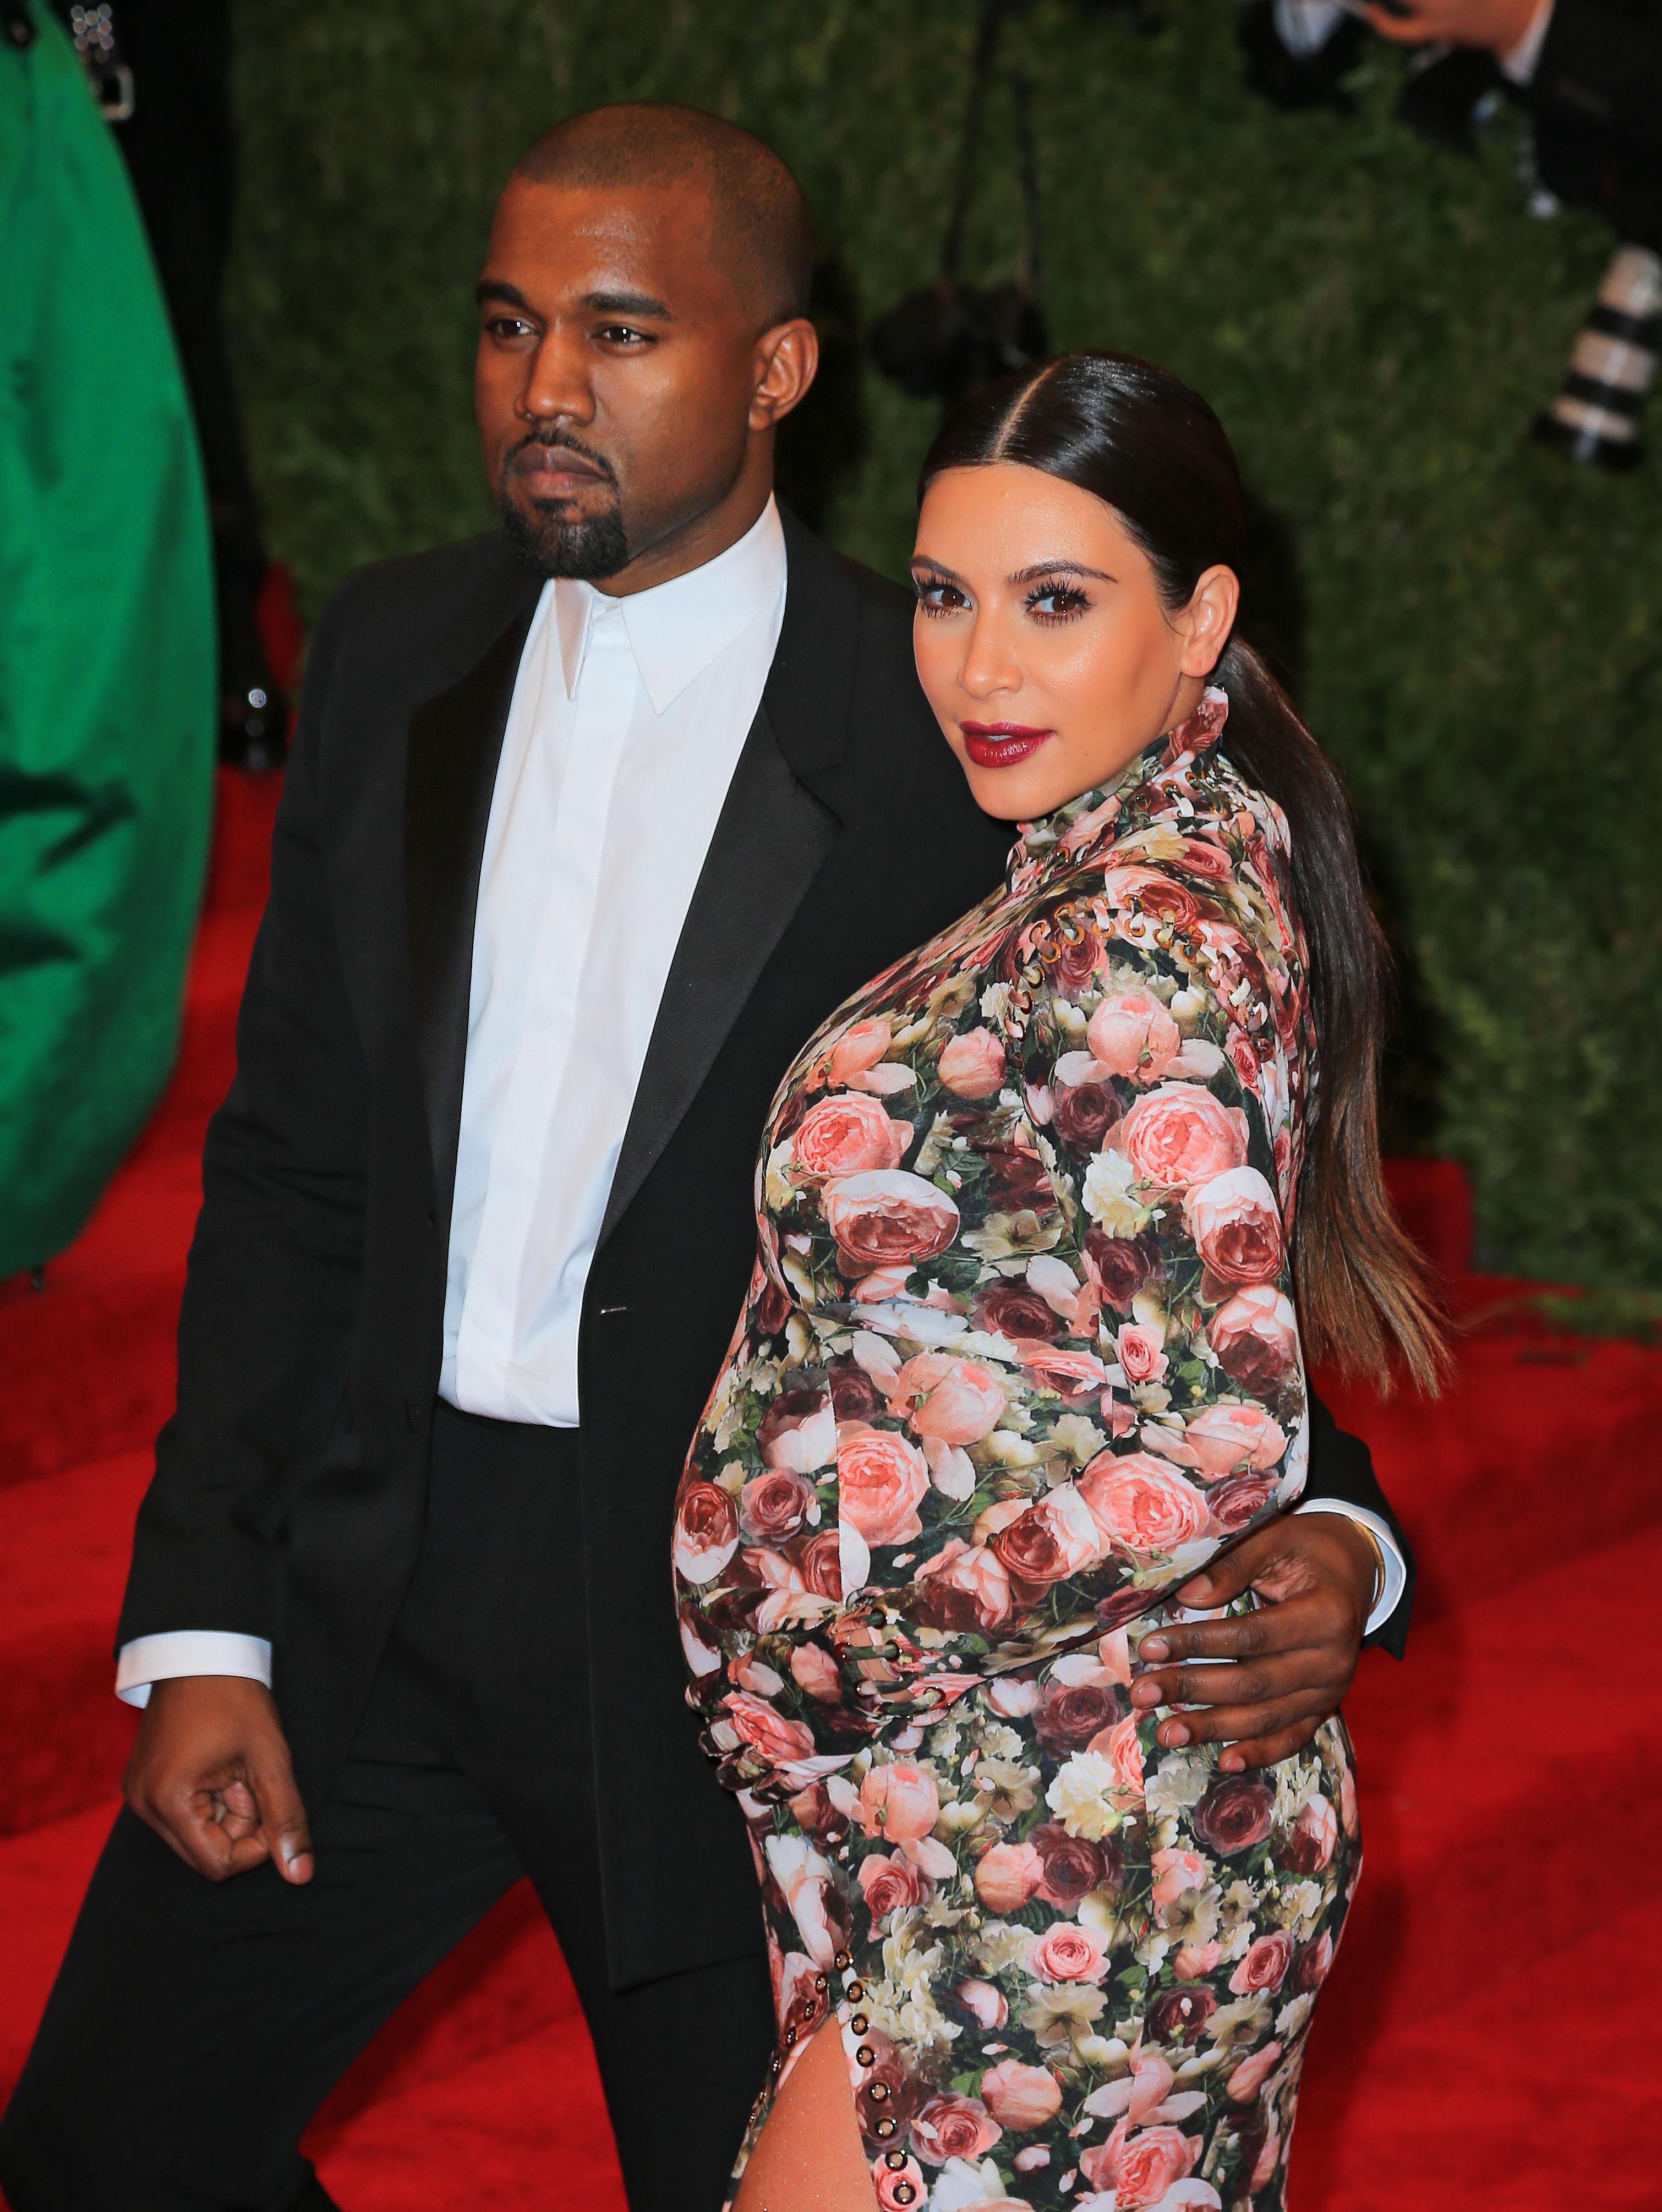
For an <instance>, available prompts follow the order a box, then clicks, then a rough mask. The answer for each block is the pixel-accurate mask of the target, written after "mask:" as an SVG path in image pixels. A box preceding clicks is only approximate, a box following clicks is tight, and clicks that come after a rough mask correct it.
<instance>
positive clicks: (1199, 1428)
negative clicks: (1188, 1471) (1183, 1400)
mask: <svg viewBox="0 0 1662 2212" xmlns="http://www.w3.org/2000/svg"><path fill="white" fill-rule="evenodd" d="M1183 1433H1184V1442H1185V1443H1187V1445H1188V1446H1189V1449H1190V1451H1191V1452H1193V1454H1194V1455H1195V1458H1196V1462H1197V1464H1196V1474H1198V1475H1199V1477H1200V1480H1202V1482H1216V1481H1218V1480H1221V1478H1222V1477H1223V1476H1224V1475H1226V1474H1257V1473H1258V1472H1260V1471H1261V1470H1263V1469H1264V1468H1272V1467H1274V1466H1275V1465H1276V1463H1277V1462H1279V1460H1280V1458H1281V1455H1282V1453H1283V1452H1284V1451H1285V1450H1286V1449H1287V1437H1286V1433H1285V1431H1283V1430H1282V1427H1281V1425H1280V1424H1279V1423H1278V1422H1276V1421H1273V1420H1271V1419H1270V1418H1269V1414H1268V1413H1265V1411H1264V1410H1263V1407H1262V1406H1244V1405H1240V1404H1239V1403H1227V1402H1226V1403H1225V1404H1223V1405H1219V1406H1207V1407H1203V1408H1202V1411H1201V1412H1200V1413H1195V1414H1192V1415H1191V1416H1190V1419H1189V1421H1188V1424H1187V1425H1186V1426H1185V1427H1184V1432H1183Z"/></svg>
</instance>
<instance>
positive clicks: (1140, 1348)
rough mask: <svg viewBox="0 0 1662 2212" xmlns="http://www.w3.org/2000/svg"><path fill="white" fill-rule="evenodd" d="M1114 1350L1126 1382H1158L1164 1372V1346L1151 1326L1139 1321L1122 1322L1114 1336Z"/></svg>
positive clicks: (1165, 1363)
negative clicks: (1123, 1371)
mask: <svg viewBox="0 0 1662 2212" xmlns="http://www.w3.org/2000/svg"><path fill="white" fill-rule="evenodd" d="M1114 1350H1115V1352H1117V1354H1118V1357H1119V1364H1120V1365H1121V1366H1122V1367H1123V1369H1124V1370H1125V1379H1126V1381H1127V1382H1128V1383H1158V1382H1160V1379H1161V1378H1162V1376H1164V1375H1165V1373H1166V1365H1167V1361H1166V1352H1165V1348H1164V1346H1162V1345H1161V1343H1160V1338H1159V1336H1158V1334H1156V1333H1155V1331H1154V1330H1153V1329H1152V1328H1143V1326H1142V1325H1141V1322H1124V1323H1123V1325H1122V1327H1121V1328H1120V1329H1119V1330H1118V1332H1117V1334H1116V1336H1115V1338H1114Z"/></svg>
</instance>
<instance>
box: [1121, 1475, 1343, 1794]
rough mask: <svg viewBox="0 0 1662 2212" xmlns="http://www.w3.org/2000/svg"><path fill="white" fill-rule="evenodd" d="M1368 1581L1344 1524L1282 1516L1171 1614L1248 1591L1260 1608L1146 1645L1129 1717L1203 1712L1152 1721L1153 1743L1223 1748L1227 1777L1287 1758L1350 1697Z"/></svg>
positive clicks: (1329, 1516) (1181, 1596) (1211, 1571)
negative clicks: (1163, 1708)
mask: <svg viewBox="0 0 1662 2212" xmlns="http://www.w3.org/2000/svg"><path fill="white" fill-rule="evenodd" d="M1374 1571H1375V1554H1374V1550H1373V1545H1372V1544H1371V1543H1370V1542H1369V1541H1368V1539H1367V1536H1366V1535H1365V1534H1363V1533H1362V1531H1361V1528H1358V1526H1357V1525H1356V1523H1355V1522H1354V1521H1352V1520H1350V1519H1348V1517H1347V1516H1345V1515H1344V1514H1342V1513H1299V1514H1292V1513H1287V1514H1283V1515H1282V1516H1281V1517H1280V1519H1279V1520H1276V1521H1274V1522H1271V1523H1270V1524H1269V1527H1267V1528H1259V1529H1257V1530H1256V1531H1255V1532H1254V1534H1251V1535H1250V1536H1246V1537H1244V1538H1243V1539H1242V1541H1240V1542H1239V1544H1237V1545H1236V1546H1235V1547H1233V1550H1231V1551H1230V1552H1228V1553H1226V1555H1225V1556H1224V1557H1223V1558H1222V1559H1219V1560H1217V1561H1216V1562H1215V1564H1214V1565H1211V1566H1209V1567H1208V1568H1206V1569H1204V1570H1203V1571H1202V1572H1201V1573H1200V1574H1198V1575H1196V1576H1194V1577H1192V1578H1191V1579H1190V1581H1189V1582H1186V1583H1184V1585H1183V1587H1182V1589H1179V1590H1178V1592H1177V1593H1176V1595H1177V1600H1178V1603H1180V1604H1183V1605H1187V1606H1196V1607H1199V1606H1205V1607H1212V1606H1221V1605H1227V1604H1228V1602H1229V1601H1230V1600H1231V1599H1232V1598H1237V1597H1240V1596H1241V1595H1244V1593H1245V1591H1246V1590H1247V1589H1254V1590H1256V1591H1257V1594H1258V1596H1259V1597H1260V1599H1262V1600H1263V1601H1264V1602H1263V1604H1261V1605H1260V1607H1259V1608H1258V1610H1257V1612H1256V1613H1241V1614H1239V1615H1237V1616H1236V1617H1234V1618H1233V1619H1232V1620H1202V1621H1192V1622H1190V1623H1187V1624H1181V1625H1179V1624H1173V1626H1171V1627H1169V1628H1160V1629H1157V1630H1155V1631H1154V1632H1153V1633H1152V1634H1150V1635H1148V1636H1145V1637H1144V1638H1143V1639H1142V1642H1141V1645H1140V1646H1139V1650H1138V1656H1139V1659H1140V1661H1141V1662H1143V1663H1144V1664H1147V1663H1148V1662H1150V1661H1153V1662H1154V1665H1153V1666H1152V1667H1150V1668H1149V1669H1148V1672H1147V1673H1146V1674H1139V1675H1138V1676H1137V1678H1136V1680H1135V1682H1134V1683H1133V1685H1132V1687H1131V1703H1132V1706H1133V1709H1134V1710H1135V1711H1138V1712H1146V1711H1148V1708H1149V1707H1150V1706H1151V1705H1194V1706H1199V1707H1201V1708H1202V1710H1201V1711H1196V1712H1184V1713H1181V1714H1177V1713H1174V1714H1173V1715H1172V1717H1171V1718H1170V1719H1168V1720H1164V1721H1162V1722H1161V1723H1160V1729H1159V1731H1158V1740H1159V1741H1160V1743H1161V1744H1163V1745H1165V1746H1166V1747H1167V1748H1168V1749H1176V1748H1177V1747H1178V1746H1179V1745H1182V1744H1185V1743H1224V1744H1227V1745H1228V1746H1229V1749H1228V1750H1227V1751H1226V1752H1225V1753H1223V1754H1222V1756H1221V1758H1220V1759H1219V1761H1218V1764H1219V1765H1220V1766H1221V1767H1222V1768H1223V1769H1224V1771H1226V1772H1227V1773H1232V1774H1239V1773H1240V1772H1242V1771H1244V1770H1245V1768H1247V1767H1249V1766H1273V1765H1275V1761H1276V1760H1277V1759H1287V1758H1289V1757H1290V1756H1291V1755H1292V1753H1294V1752H1295V1751H1299V1750H1301V1749H1302V1748H1303V1747H1304V1746H1305V1745H1306V1744H1307V1743H1308V1742H1309V1741H1310V1739H1311V1737H1312V1736H1313V1735H1315V1733H1316V1730H1317V1729H1318V1728H1319V1727H1320V1725H1321V1723H1323V1722H1324V1720H1330V1719H1331V1717H1332V1716H1333V1715H1334V1714H1335V1713H1336V1712H1337V1711H1338V1710H1339V1705H1340V1703H1341V1701H1342V1699H1343V1697H1344V1695H1345V1692H1346V1691H1348V1689H1349V1687H1350V1682H1351V1678H1352V1676H1353V1675H1354V1674H1355V1672H1356V1661H1357V1657H1358V1656H1359V1655H1360V1653H1361V1648H1362V1634H1363V1631H1364V1630H1365V1628H1366V1627H1367V1616H1368V1612H1369V1609H1370V1607H1371V1606H1372V1603H1373V1586H1374ZM1178 1662H1188V1663H1187V1664H1186V1665H1185V1664H1183V1663H1178Z"/></svg>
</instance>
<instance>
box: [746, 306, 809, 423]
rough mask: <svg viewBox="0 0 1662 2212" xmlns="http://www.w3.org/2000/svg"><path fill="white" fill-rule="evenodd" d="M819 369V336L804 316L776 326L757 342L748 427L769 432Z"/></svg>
mask: <svg viewBox="0 0 1662 2212" xmlns="http://www.w3.org/2000/svg"><path fill="white" fill-rule="evenodd" d="M818 369H819V332H818V331H816V330H815V329H814V327H813V324H812V323H811V322H809V321H808V319H807V316H805V315H798V316H795V317H794V318H793V319H792V320H791V321H789V322H788V323H776V324H775V325H773V328H772V329H771V330H769V331H764V332H763V333H762V336H761V337H760V338H759V339H758V342H757V348H756V383H755V386H754V388H753V389H752V394H751V403H750V427H751V428H752V430H770V429H771V428H773V427H774V425H775V424H776V423H777V422H783V420H784V418H785V416H787V415H788V414H789V413H790V411H791V410H792V408H793V407H796V406H799V405H800V404H801V400H802V398H803V395H804V394H805V393H806V392H807V388H808V386H809V385H811V384H812V383H813V380H814V375H815V373H816V372H817V370H818Z"/></svg>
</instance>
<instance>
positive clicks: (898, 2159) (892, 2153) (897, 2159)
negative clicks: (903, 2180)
mask: <svg viewBox="0 0 1662 2212" xmlns="http://www.w3.org/2000/svg"><path fill="white" fill-rule="evenodd" d="M883 2163H884V2165H885V2166H890V2167H892V2169H893V2170H894V2171H895V2172H899V2170H900V2168H901V2167H902V2166H904V2165H905V2163H906V2154H905V2152H904V2150H886V2151H885V2152H884V2154H883Z"/></svg>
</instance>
